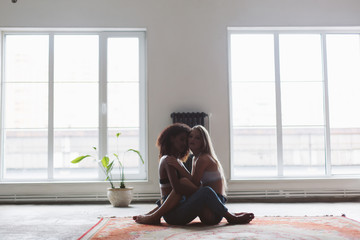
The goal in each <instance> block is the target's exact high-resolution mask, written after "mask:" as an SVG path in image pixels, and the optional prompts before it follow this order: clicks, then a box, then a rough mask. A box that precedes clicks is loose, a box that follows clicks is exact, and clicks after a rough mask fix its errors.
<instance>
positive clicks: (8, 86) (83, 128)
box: [0, 32, 146, 181]
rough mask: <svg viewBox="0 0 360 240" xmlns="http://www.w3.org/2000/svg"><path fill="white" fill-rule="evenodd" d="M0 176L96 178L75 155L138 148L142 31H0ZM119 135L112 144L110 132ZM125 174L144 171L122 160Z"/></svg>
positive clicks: (94, 167) (89, 164)
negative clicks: (76, 162) (0, 50)
mask: <svg viewBox="0 0 360 240" xmlns="http://www.w3.org/2000/svg"><path fill="white" fill-rule="evenodd" d="M2 41H3V44H2V45H3V49H2V61H3V64H2V65H3V69H2V72H3V74H2V76H3V78H2V85H1V86H2V89H1V100H2V101H1V105H0V106H2V107H1V124H2V128H1V129H2V130H1V138H0V139H1V140H0V143H1V173H0V178H1V180H3V181H34V180H36V181H47V180H103V179H104V175H103V173H102V171H101V170H100V168H99V166H98V162H97V161H91V160H88V161H83V162H82V163H80V164H71V163H70V161H71V160H72V159H74V158H76V157H78V156H80V155H85V154H91V155H95V156H96V155H98V154H99V153H98V152H96V151H95V150H94V149H93V147H96V148H97V150H98V151H99V152H100V153H102V154H104V153H106V152H107V151H109V152H114V151H115V148H117V147H118V148H119V151H120V152H122V151H124V150H126V149H129V148H134V149H138V150H140V151H141V152H142V154H145V153H144V151H145V150H144V149H145V146H144V132H145V129H144V127H145V119H144V118H145V113H144V112H145V108H144V106H145V96H144V93H145V90H144V86H145V80H144V69H145V67H144V64H145V58H144V52H145V49H144V46H145V43H144V41H145V33H144V32H61V33H60V32H59V33H57V32H36V33H32V32H16V33H15V32H3V33H2ZM117 132H121V136H120V137H119V142H118V143H116V140H115V139H114V138H115V135H116V133H117ZM126 159H127V162H125V167H126V168H125V173H126V174H127V179H145V177H146V176H145V168H144V166H143V164H141V163H140V162H139V160H138V159H137V158H136V156H134V158H133V159H132V158H131V156H130V155H129V157H126Z"/></svg>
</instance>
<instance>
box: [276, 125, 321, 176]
mask: <svg viewBox="0 0 360 240" xmlns="http://www.w3.org/2000/svg"><path fill="white" fill-rule="evenodd" d="M324 140H325V138H324V128H323V127H320V128H318V127H307V128H305V127H297V128H293V127H290V128H289V127H284V128H283V161H284V176H289V177H295V176H300V177H301V176H322V175H325V143H324Z"/></svg>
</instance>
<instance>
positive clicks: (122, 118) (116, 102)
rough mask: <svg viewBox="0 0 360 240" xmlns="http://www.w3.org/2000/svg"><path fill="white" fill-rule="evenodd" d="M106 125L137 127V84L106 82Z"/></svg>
mask: <svg viewBox="0 0 360 240" xmlns="http://www.w3.org/2000/svg"><path fill="white" fill-rule="evenodd" d="M108 127H110V128H114V127H131V128H138V127H139V84H138V83H109V84H108Z"/></svg>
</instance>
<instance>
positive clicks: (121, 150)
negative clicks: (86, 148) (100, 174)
mask: <svg viewBox="0 0 360 240" xmlns="http://www.w3.org/2000/svg"><path fill="white" fill-rule="evenodd" d="M116 133H121V135H120V136H119V137H118V138H116ZM108 134H109V135H108V146H109V147H108V149H109V156H110V158H111V159H115V158H114V155H113V154H114V153H116V154H118V156H119V159H120V161H121V162H122V163H123V164H124V166H125V175H126V178H127V179H131V174H139V173H140V168H139V167H141V166H142V163H141V160H140V158H139V157H138V155H137V154H136V153H134V152H132V151H130V152H127V150H128V149H135V150H138V151H139V150H140V144H139V129H137V128H134V129H126V128H119V129H109V131H108ZM118 166H119V165H118V163H117V161H116V163H115V167H114V171H113V173H114V176H116V177H118V176H119V170H118Z"/></svg>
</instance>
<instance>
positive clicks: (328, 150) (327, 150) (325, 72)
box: [321, 34, 331, 176]
mask: <svg viewBox="0 0 360 240" xmlns="http://www.w3.org/2000/svg"><path fill="white" fill-rule="evenodd" d="M321 50H322V60H323V69H322V70H323V78H324V121H325V123H324V124H325V174H326V175H327V176H330V175H331V145H330V116H329V87H328V69H327V54H326V34H321Z"/></svg>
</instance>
